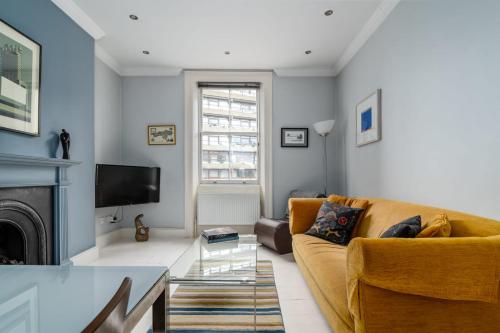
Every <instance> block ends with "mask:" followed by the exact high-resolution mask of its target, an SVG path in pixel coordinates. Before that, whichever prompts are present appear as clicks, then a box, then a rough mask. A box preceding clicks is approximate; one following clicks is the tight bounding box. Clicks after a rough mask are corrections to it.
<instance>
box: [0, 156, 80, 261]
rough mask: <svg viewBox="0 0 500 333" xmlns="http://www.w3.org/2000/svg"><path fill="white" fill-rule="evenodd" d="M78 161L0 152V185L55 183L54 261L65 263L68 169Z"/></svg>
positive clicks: (52, 184)
mask: <svg viewBox="0 0 500 333" xmlns="http://www.w3.org/2000/svg"><path fill="white" fill-rule="evenodd" d="M81 163H82V162H80V161H73V160H64V159H59V158H46V157H38V156H24V155H15V154H4V153H0V188H6V187H27V186H54V214H53V215H54V261H55V264H60V265H63V264H68V263H70V261H69V253H68V186H69V185H70V182H69V180H68V173H67V169H68V168H69V167H71V166H74V165H78V164H81Z"/></svg>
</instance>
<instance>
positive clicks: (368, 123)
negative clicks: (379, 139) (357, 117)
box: [361, 108, 372, 132]
mask: <svg viewBox="0 0 500 333" xmlns="http://www.w3.org/2000/svg"><path fill="white" fill-rule="evenodd" d="M371 128H372V108H369V109H368V110H366V111H364V112H363V113H361V132H366V131H368V130H369V129H371Z"/></svg>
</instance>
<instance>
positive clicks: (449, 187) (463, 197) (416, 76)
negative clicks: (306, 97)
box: [336, 0, 500, 219]
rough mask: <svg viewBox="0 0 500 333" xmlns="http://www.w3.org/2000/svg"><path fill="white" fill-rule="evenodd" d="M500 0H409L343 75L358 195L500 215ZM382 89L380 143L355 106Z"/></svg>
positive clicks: (353, 186) (349, 165)
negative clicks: (362, 137) (363, 138)
mask: <svg viewBox="0 0 500 333" xmlns="http://www.w3.org/2000/svg"><path fill="white" fill-rule="evenodd" d="M498 13H500V1H495V0H488V1H487V0H480V1H455V0H454V1H452V0H441V1H402V2H401V3H400V4H399V5H398V6H397V7H396V9H395V10H394V11H393V12H392V14H391V15H390V16H389V17H388V19H387V20H386V22H385V23H384V24H383V25H382V26H381V27H380V28H379V30H378V31H377V32H376V33H375V34H374V35H373V36H372V38H371V39H370V40H369V41H368V43H367V44H366V45H365V46H364V47H363V48H362V49H361V51H360V52H359V53H358V54H357V55H356V57H355V58H354V60H353V61H352V62H351V63H350V64H349V65H348V66H347V67H346V68H345V69H344V71H343V72H342V73H341V75H340V76H339V77H338V80H337V86H338V98H339V104H338V108H339V117H338V121H339V128H341V129H342V131H343V132H344V133H343V136H342V137H337V139H338V140H337V143H336V144H337V145H338V146H339V147H344V152H343V157H342V158H343V159H344V160H345V166H344V168H343V175H344V176H345V179H346V184H345V186H344V188H343V191H345V192H347V193H348V194H350V195H359V196H373V197H383V198H393V199H399V200H404V201H411V202H416V203H422V204H428V205H434V206H438V207H443V208H451V209H455V210H460V211H466V212H471V213H476V214H478V215H482V216H486V217H491V218H496V219H499V218H500V206H499V205H498V203H499V202H500V191H499V188H500V177H499V176H498V170H500V155H499V154H498V149H499V147H500V106H499V105H500V104H499V103H498V101H497V100H498V96H499V92H498V91H499V90H498V87H500V61H499V58H498V55H499V54H500V39H499V31H500V19H499V16H498ZM377 88H381V89H382V141H380V142H378V143H374V144H370V145H367V146H364V147H360V148H358V147H356V146H355V118H354V115H355V113H354V110H355V105H356V103H358V102H359V101H360V100H362V99H363V98H364V97H366V96H367V95H369V94H370V93H371V92H373V91H375V90H376V89H377Z"/></svg>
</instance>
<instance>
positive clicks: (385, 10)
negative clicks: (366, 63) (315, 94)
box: [333, 0, 400, 76]
mask: <svg viewBox="0 0 500 333" xmlns="http://www.w3.org/2000/svg"><path fill="white" fill-rule="evenodd" d="M399 2H400V0H383V1H382V2H381V3H380V5H379V6H378V7H377V9H375V12H374V13H373V15H372V16H371V17H370V18H369V19H368V21H366V23H365V25H364V26H363V28H362V29H361V31H360V32H359V33H358V35H357V36H356V37H355V38H354V39H353V40H352V41H351V43H350V44H349V45H348V46H347V48H346V49H345V50H344V53H342V56H341V57H340V58H339V60H338V61H337V62H336V63H335V65H334V66H333V73H334V76H337V75H339V74H340V72H342V70H343V69H344V67H346V66H347V65H348V64H349V63H350V62H351V60H352V59H353V58H354V56H355V55H356V54H357V53H358V52H359V50H361V48H362V47H363V45H365V43H366V42H367V41H368V40H369V39H370V37H371V36H372V35H373V34H374V33H375V31H377V29H378V28H379V27H380V26H381V25H382V23H384V21H385V20H386V18H387V17H388V16H389V14H390V13H391V12H392V11H393V10H394V8H396V6H397V5H398V3H399Z"/></svg>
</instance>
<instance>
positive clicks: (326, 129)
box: [313, 119, 335, 196]
mask: <svg viewBox="0 0 500 333" xmlns="http://www.w3.org/2000/svg"><path fill="white" fill-rule="evenodd" d="M333 125H335V120H334V119H330V120H324V121H320V122H317V123H315V124H314V125H313V127H314V130H315V131H316V133H318V134H319V135H320V136H322V137H323V149H324V152H323V161H324V165H325V189H324V190H325V191H324V194H325V196H326V187H327V185H328V158H327V150H326V137H327V136H328V134H330V132H331V131H332V129H333Z"/></svg>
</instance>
